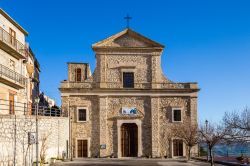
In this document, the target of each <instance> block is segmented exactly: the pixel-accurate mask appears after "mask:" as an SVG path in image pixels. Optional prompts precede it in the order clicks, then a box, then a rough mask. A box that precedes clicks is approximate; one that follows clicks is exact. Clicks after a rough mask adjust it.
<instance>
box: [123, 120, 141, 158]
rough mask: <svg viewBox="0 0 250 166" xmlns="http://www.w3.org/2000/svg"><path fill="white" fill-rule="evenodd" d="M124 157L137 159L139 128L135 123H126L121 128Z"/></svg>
mask: <svg viewBox="0 0 250 166" xmlns="http://www.w3.org/2000/svg"><path fill="white" fill-rule="evenodd" d="M121 150H122V157H137V154H138V127H137V125H136V124H135V123H124V124H123V125H122V126H121Z"/></svg>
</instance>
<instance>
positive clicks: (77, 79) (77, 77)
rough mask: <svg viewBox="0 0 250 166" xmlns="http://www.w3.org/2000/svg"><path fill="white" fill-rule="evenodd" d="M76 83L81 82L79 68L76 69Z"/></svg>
mask: <svg viewBox="0 0 250 166" xmlns="http://www.w3.org/2000/svg"><path fill="white" fill-rule="evenodd" d="M75 75H76V82H81V78H82V70H81V69H80V68H77V69H76V73H75Z"/></svg>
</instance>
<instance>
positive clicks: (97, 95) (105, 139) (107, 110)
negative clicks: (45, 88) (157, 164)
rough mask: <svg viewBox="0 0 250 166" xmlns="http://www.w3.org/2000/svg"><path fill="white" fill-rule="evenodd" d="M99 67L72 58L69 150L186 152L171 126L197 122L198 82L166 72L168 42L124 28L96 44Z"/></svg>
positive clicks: (64, 86)
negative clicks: (182, 80)
mask: <svg viewBox="0 0 250 166" xmlns="http://www.w3.org/2000/svg"><path fill="white" fill-rule="evenodd" d="M92 48H93V51H94V52H95V57H96V68H95V70H94V72H93V73H91V70H90V66H89V64H88V63H68V79H67V80H64V81H62V82H61V85H60V91H61V98H62V109H63V111H64V114H65V115H68V116H70V128H69V130H70V140H69V151H70V154H71V155H72V156H73V157H74V158H79V157H108V156H114V157H118V158H119V157H143V156H145V157H166V156H167V157H179V156H185V155H186V148H185V144H184V142H183V141H182V139H181V138H175V137H173V136H172V135H171V130H170V128H171V126H172V125H179V124H181V123H183V122H184V121H189V122H190V123H194V124H196V123H197V94H198V91H199V88H198V86H197V83H176V82H173V81H170V80H169V79H168V78H167V77H166V76H164V74H163V72H162V69H161V56H162V52H163V49H164V46H163V45H161V44H159V43H157V42H155V41H152V40H151V39H148V38H146V37H144V36H142V35H141V34H139V33H137V32H135V31H133V30H131V29H125V30H123V31H122V32H119V33H117V34H115V35H113V36H111V37H109V38H107V39H104V40H102V41H100V42H97V43H95V44H93V45H92Z"/></svg>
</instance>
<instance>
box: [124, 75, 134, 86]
mask: <svg viewBox="0 0 250 166" xmlns="http://www.w3.org/2000/svg"><path fill="white" fill-rule="evenodd" d="M123 87H124V88H134V73H133V72H123Z"/></svg>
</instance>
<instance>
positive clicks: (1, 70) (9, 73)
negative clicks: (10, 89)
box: [0, 64, 26, 86]
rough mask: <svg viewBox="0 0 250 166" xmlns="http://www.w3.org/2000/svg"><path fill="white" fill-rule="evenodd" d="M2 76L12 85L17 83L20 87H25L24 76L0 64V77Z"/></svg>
mask: <svg viewBox="0 0 250 166" xmlns="http://www.w3.org/2000/svg"><path fill="white" fill-rule="evenodd" d="M3 76H4V77H7V78H9V79H11V80H12V81H13V82H14V83H18V84H20V85H21V86H25V85H26V78H25V77H24V76H22V75H21V74H19V73H17V72H15V71H14V70H11V69H9V68H8V67H6V66H4V65H2V64H0V77H3Z"/></svg>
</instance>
